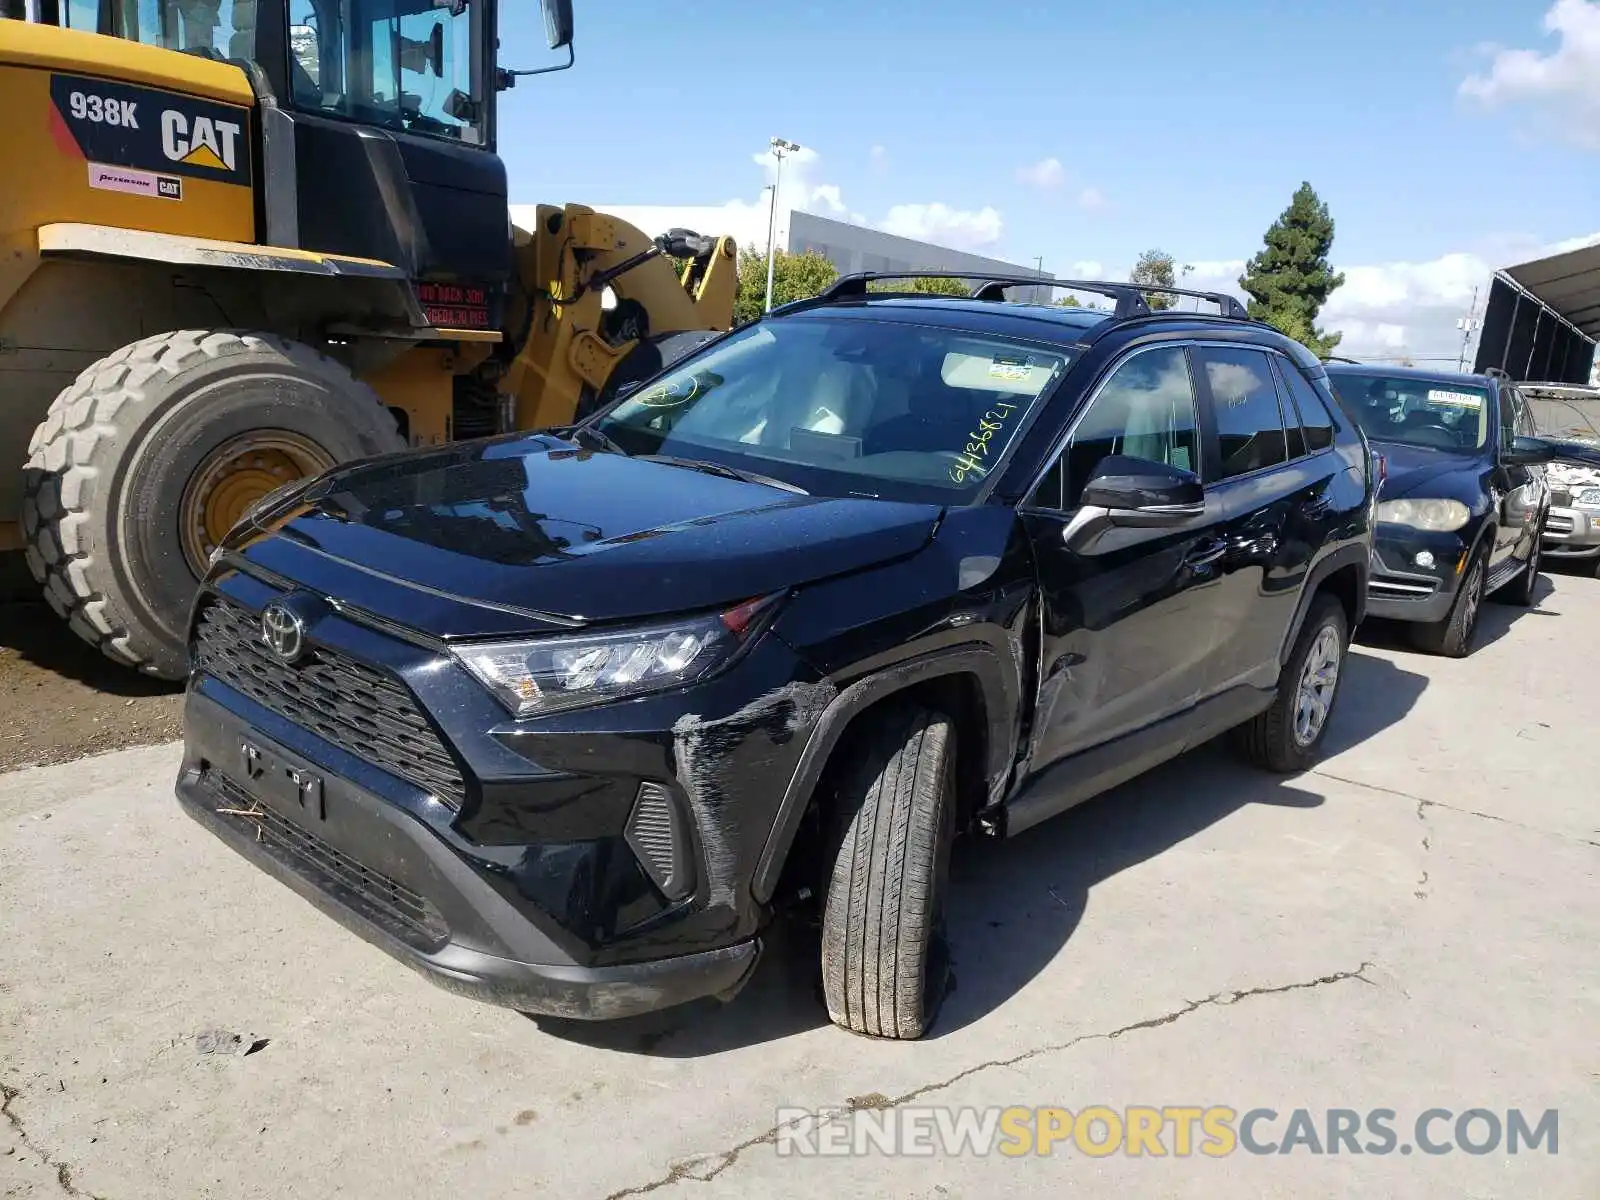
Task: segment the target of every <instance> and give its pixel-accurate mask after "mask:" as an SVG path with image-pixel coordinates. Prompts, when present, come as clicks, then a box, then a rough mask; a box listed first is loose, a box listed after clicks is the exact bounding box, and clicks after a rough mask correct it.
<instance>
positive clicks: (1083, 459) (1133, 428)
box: [1035, 346, 1200, 509]
mask: <svg viewBox="0 0 1600 1200" xmlns="http://www.w3.org/2000/svg"><path fill="white" fill-rule="evenodd" d="M1112 454H1125V455H1129V456H1130V457H1133V458H1144V459H1149V460H1150V461H1152V462H1159V463H1166V464H1167V465H1169V466H1174V467H1180V468H1182V469H1183V470H1185V471H1194V472H1196V473H1199V470H1200V435H1199V432H1198V429H1197V426H1196V423H1195V397H1194V383H1193V381H1192V380H1191V379H1190V378H1189V360H1188V356H1187V355H1186V354H1185V353H1184V350H1183V347H1181V346H1163V347H1161V348H1160V349H1157V350H1146V351H1144V352H1142V353H1139V354H1135V355H1134V356H1133V357H1132V358H1129V359H1128V360H1126V361H1125V362H1123V363H1122V365H1121V366H1119V367H1117V368H1116V370H1115V371H1113V372H1112V374H1111V377H1110V378H1109V379H1107V380H1106V382H1105V384H1104V385H1103V386H1102V387H1101V389H1100V391H1099V394H1098V395H1096V396H1095V398H1094V401H1093V402H1092V403H1091V404H1090V406H1089V410H1088V411H1087V412H1086V413H1084V414H1083V418H1082V419H1081V420H1080V421H1079V422H1078V427H1077V429H1075V430H1074V431H1073V434H1072V440H1071V441H1070V442H1068V443H1067V449H1066V453H1064V454H1063V455H1062V456H1061V458H1060V459H1059V460H1058V461H1057V462H1056V464H1055V466H1054V467H1053V468H1051V471H1050V474H1049V475H1047V476H1046V477H1045V479H1044V482H1043V483H1042V484H1041V485H1040V487H1039V490H1038V491H1037V492H1036V493H1035V503H1037V504H1040V505H1044V506H1048V507H1052V508H1053V507H1057V506H1058V504H1059V507H1061V508H1063V509H1070V508H1075V507H1077V504H1078V497H1079V496H1080V495H1082V494H1083V485H1084V484H1085V483H1086V482H1088V479H1089V476H1090V475H1092V474H1093V473H1094V468H1095V466H1096V464H1098V463H1099V462H1100V460H1101V459H1103V458H1105V457H1107V456H1108V455H1112ZM1058 497H1059V501H1058V500H1057V498H1058Z"/></svg>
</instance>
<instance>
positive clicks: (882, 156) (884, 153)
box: [867, 146, 889, 175]
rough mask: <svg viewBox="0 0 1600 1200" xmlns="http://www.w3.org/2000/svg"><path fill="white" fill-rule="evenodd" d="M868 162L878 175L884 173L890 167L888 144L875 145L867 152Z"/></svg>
mask: <svg viewBox="0 0 1600 1200" xmlns="http://www.w3.org/2000/svg"><path fill="white" fill-rule="evenodd" d="M867 162H868V164H869V165H870V166H871V167H872V171H873V173H874V174H876V175H882V174H883V173H884V172H885V171H887V170H888V169H889V149H888V147H886V146H874V147H873V148H872V149H871V150H869V151H868V152H867Z"/></svg>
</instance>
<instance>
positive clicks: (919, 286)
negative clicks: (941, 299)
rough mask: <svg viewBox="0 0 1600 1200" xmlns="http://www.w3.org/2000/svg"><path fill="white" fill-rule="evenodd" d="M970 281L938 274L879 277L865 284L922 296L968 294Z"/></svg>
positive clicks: (872, 287)
mask: <svg viewBox="0 0 1600 1200" xmlns="http://www.w3.org/2000/svg"><path fill="white" fill-rule="evenodd" d="M972 286H973V285H972V282H971V281H970V280H966V279H947V278H943V277H941V276H938V275H919V276H917V277H916V278H915V279H881V280H878V281H876V282H874V283H869V284H867V290H868V291H873V292H917V293H919V294H921V295H924V296H970V295H971V294H972Z"/></svg>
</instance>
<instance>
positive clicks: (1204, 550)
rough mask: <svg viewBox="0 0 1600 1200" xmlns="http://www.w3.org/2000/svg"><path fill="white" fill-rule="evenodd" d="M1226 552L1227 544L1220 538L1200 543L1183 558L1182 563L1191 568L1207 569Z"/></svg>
mask: <svg viewBox="0 0 1600 1200" xmlns="http://www.w3.org/2000/svg"><path fill="white" fill-rule="evenodd" d="M1227 552H1228V543H1227V542H1225V541H1224V540H1223V539H1221V538H1213V539H1211V540H1210V541H1206V542H1201V543H1200V544H1199V545H1198V546H1196V547H1195V548H1194V549H1193V550H1191V551H1189V553H1188V554H1186V555H1185V556H1184V559H1183V561H1184V562H1185V563H1186V564H1187V565H1189V566H1191V567H1209V566H1210V565H1211V564H1212V563H1214V562H1216V561H1217V560H1218V559H1220V558H1221V557H1222V556H1223V555H1224V554H1226V553H1227Z"/></svg>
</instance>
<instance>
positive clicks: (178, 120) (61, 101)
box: [50, 75, 250, 194]
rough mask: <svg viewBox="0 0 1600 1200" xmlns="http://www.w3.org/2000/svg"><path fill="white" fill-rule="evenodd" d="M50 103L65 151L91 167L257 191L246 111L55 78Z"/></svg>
mask: <svg viewBox="0 0 1600 1200" xmlns="http://www.w3.org/2000/svg"><path fill="white" fill-rule="evenodd" d="M50 97H51V99H52V100H53V101H54V102H55V110H54V112H52V113H51V121H52V123H54V124H55V125H56V130H55V132H56V134H57V137H56V141H57V143H59V144H61V145H62V147H63V149H66V150H68V151H69V152H70V150H71V148H73V147H76V149H77V151H78V153H80V154H82V155H83V157H84V158H85V159H86V160H87V161H88V162H91V163H95V164H98V165H101V166H110V167H126V168H129V169H130V170H133V171H159V172H161V173H162V174H164V175H169V176H171V175H187V176H189V177H190V178H193V179H212V180H216V181H217V182H219V183H233V184H239V185H241V186H243V187H248V186H249V185H250V144H249V128H250V124H249V122H250V114H249V112H248V111H247V110H245V109H242V108H235V107H234V106H232V105H228V104H213V103H211V102H210V101H208V100H196V99H193V98H192V97H189V96H178V95H174V94H173V93H171V92H164V91H161V90H160V89H158V88H146V87H136V86H134V85H132V84H127V83H114V82H112V81H111V80H108V79H92V78H88V77H83V76H77V75H52V76H51V77H50ZM63 135H64V136H63ZM164 194H170V193H164Z"/></svg>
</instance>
